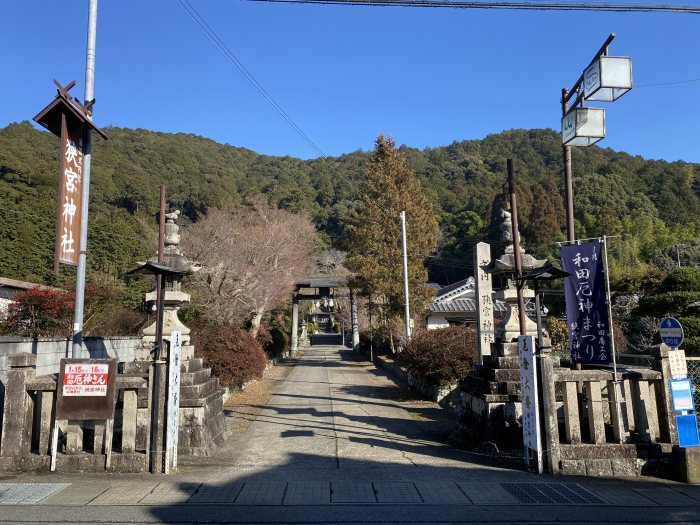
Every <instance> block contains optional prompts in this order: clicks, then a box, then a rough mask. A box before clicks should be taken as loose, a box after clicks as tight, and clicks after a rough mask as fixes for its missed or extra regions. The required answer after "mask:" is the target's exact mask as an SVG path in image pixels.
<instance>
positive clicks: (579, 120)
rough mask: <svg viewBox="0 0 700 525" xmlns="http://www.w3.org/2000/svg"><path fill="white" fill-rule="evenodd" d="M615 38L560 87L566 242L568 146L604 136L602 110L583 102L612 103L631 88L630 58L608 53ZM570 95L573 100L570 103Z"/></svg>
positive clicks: (570, 210) (570, 199)
mask: <svg viewBox="0 0 700 525" xmlns="http://www.w3.org/2000/svg"><path fill="white" fill-rule="evenodd" d="M614 39H615V33H611V34H610V36H609V37H608V38H607V39H606V40H605V42H604V43H603V46H602V47H601V48H600V50H599V51H598V53H596V55H595V56H594V57H593V60H591V62H590V64H588V66H586V69H585V70H584V71H583V73H582V74H581V76H580V77H579V78H578V80H577V81H576V83H575V84H574V85H573V87H572V88H571V89H566V88H564V89H562V95H561V113H562V119H561V134H562V145H563V153H564V182H565V184H564V188H565V192H566V230H567V237H568V240H569V242H573V241H574V240H575V239H576V234H575V232H574V196H573V193H574V192H573V181H572V179H573V174H572V168H571V146H591V145H593V144H595V143H596V142H598V141H600V140H602V139H604V138H605V110H604V109H602V108H589V107H584V101H587V100H593V101H597V102H614V101H615V100H617V99H618V98H620V97H621V96H622V95H624V94H625V93H627V92H628V91H629V90H630V89H632V59H631V58H629V57H613V56H608V46H609V45H610V43H611V42H612V41H613V40H614ZM574 97H575V98H574ZM572 98H574V101H573V103H571V105H569V102H570V101H571V99H572Z"/></svg>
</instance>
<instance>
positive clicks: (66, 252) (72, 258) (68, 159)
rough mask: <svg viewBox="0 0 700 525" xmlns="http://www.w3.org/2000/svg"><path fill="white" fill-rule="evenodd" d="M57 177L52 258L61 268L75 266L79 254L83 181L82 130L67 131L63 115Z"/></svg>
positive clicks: (77, 128)
mask: <svg viewBox="0 0 700 525" xmlns="http://www.w3.org/2000/svg"><path fill="white" fill-rule="evenodd" d="M60 158H61V174H60V178H59V186H58V215H57V217H58V221H57V224H56V258H57V259H58V262H62V263H65V264H72V265H74V266H75V265H77V264H78V255H79V253H80V202H81V199H80V196H81V192H82V179H83V126H82V125H80V126H78V127H76V128H75V129H68V127H67V125H66V118H65V115H64V116H63V118H62V122H61V157H60Z"/></svg>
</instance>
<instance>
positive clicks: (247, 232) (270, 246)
mask: <svg viewBox="0 0 700 525" xmlns="http://www.w3.org/2000/svg"><path fill="white" fill-rule="evenodd" d="M315 235H316V230H315V228H314V226H313V224H312V222H311V221H310V220H309V219H308V217H305V216H303V215H298V214H294V213H291V212H288V211H286V210H280V209H276V208H269V207H267V206H266V205H263V204H261V203H260V202H254V203H252V204H249V205H248V206H244V207H241V208H238V209H237V210H235V211H231V212H223V211H219V210H210V212H209V214H208V215H206V216H205V217H204V218H203V219H202V220H200V221H198V222H196V223H195V224H193V225H192V226H191V227H190V228H189V229H188V231H187V233H186V234H185V235H183V244H184V249H185V250H186V253H188V254H190V256H191V257H192V258H193V259H195V260H197V261H198V262H199V263H201V264H202V265H203V269H202V271H201V272H199V273H198V274H196V276H195V280H194V283H193V284H194V289H195V291H196V301H197V302H198V303H199V304H201V305H202V306H203V307H205V308H206V310H207V316H208V317H210V318H212V319H215V320H217V321H223V322H231V323H235V324H239V325H240V324H243V323H245V322H250V325H251V332H252V333H253V335H256V334H257V332H258V329H259V327H260V323H261V321H262V319H263V316H264V315H265V313H266V312H268V311H270V310H271V309H273V308H275V307H278V306H281V305H282V304H284V302H285V301H286V300H288V299H289V297H290V295H291V293H292V287H293V284H294V281H295V279H296V278H298V277H301V276H303V274H304V273H306V272H307V271H308V269H309V267H310V265H311V262H312V251H313V241H314V237H315Z"/></svg>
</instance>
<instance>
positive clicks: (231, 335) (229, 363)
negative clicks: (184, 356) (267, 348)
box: [190, 323, 267, 387]
mask: <svg viewBox="0 0 700 525" xmlns="http://www.w3.org/2000/svg"><path fill="white" fill-rule="evenodd" d="M190 336H191V340H192V344H193V345H194V348H195V355H196V356H197V357H202V358H204V364H205V366H207V367H210V368H211V369H212V373H213V374H214V375H215V376H216V377H218V378H219V381H220V383H221V385H222V386H225V387H241V386H243V384H244V383H246V382H248V381H252V380H253V379H260V378H262V374H263V372H264V370H265V365H266V363H267V361H266V359H265V352H264V350H263V348H262V346H261V345H260V343H258V342H257V341H256V340H255V338H254V337H253V336H252V335H251V334H250V333H248V332H246V331H244V330H241V329H240V328H238V327H235V326H231V325H226V324H215V323H209V324H204V323H197V324H195V325H194V326H193V327H192V332H191V333H190Z"/></svg>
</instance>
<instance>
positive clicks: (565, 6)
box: [247, 0, 700, 15]
mask: <svg viewBox="0 0 700 525" xmlns="http://www.w3.org/2000/svg"><path fill="white" fill-rule="evenodd" d="M247 1H248V2H269V3H282V4H325V5H351V6H371V7H433V8H440V7H442V8H450V9H511V10H522V11H613V12H618V13H628V12H644V13H682V14H693V15H698V14H700V7H691V6H682V5H658V4H657V5H644V4H624V3H616V4H611V3H601V4H597V3H591V2H571V3H569V2H562V1H559V2H525V3H520V2H465V1H449V0H447V1H443V0H247Z"/></svg>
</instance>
